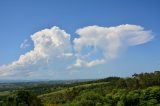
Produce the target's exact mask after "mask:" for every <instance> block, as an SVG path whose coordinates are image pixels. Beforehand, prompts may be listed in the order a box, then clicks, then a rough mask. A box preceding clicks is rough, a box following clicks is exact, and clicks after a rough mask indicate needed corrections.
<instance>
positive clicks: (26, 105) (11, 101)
mask: <svg viewBox="0 0 160 106" xmlns="http://www.w3.org/2000/svg"><path fill="white" fill-rule="evenodd" d="M1 105H2V106H42V103H41V100H40V99H38V98H37V97H36V96H35V95H34V94H32V93H31V92H28V91H18V92H17V93H16V94H15V95H12V96H9V97H7V99H6V100H4V102H2V103H1Z"/></svg>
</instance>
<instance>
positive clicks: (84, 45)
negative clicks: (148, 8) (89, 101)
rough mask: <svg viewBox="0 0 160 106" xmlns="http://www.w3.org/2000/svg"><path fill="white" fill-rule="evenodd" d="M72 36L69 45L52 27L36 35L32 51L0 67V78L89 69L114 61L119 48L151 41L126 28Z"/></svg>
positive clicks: (91, 29) (133, 28) (88, 29)
mask: <svg viewBox="0 0 160 106" xmlns="http://www.w3.org/2000/svg"><path fill="white" fill-rule="evenodd" d="M76 33H77V34H79V35H80V37H79V38H75V39H74V40H73V45H72V44H71V41H70V34H68V33H66V32H65V31H64V30H61V29H60V28H58V27H56V26H54V27H52V28H51V29H44V30H41V31H39V32H36V33H35V34H33V35H32V36H31V39H32V41H33V43H34V48H33V50H31V51H29V52H27V53H26V54H24V55H21V56H20V57H19V59H18V60H17V61H14V62H12V63H11V64H8V65H2V66H0V76H8V75H15V74H16V75H18V73H19V75H22V76H37V77H38V76H44V74H45V73H46V75H47V76H48V75H50V76H51V75H52V74H53V73H55V72H57V71H58V72H60V71H61V70H66V69H67V70H71V71H72V70H76V69H78V70H81V68H91V67H93V66H95V65H98V64H104V63H106V62H108V60H110V59H115V58H116V57H118V55H119V53H120V52H121V50H122V49H123V48H127V47H129V46H135V45H140V44H143V43H146V42H148V41H150V40H152V39H153V35H152V32H151V31H147V30H144V28H143V27H141V26H137V25H129V24H126V25H119V26H115V27H100V26H96V25H95V26H87V27H84V28H80V29H78V30H77V31H76ZM26 42H27V40H25V41H24V43H22V44H21V47H22V48H24V47H26V44H27V43H26ZM72 49H73V50H72ZM45 70H47V71H46V72H45ZM41 73H42V74H41ZM51 73H52V74H51ZM32 74H34V75H32Z"/></svg>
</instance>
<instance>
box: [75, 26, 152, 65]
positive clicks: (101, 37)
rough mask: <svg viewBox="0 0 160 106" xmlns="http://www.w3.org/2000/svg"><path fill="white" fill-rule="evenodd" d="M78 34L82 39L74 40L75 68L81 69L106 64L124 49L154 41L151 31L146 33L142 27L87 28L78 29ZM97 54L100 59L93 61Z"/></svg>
mask: <svg viewBox="0 0 160 106" xmlns="http://www.w3.org/2000/svg"><path fill="white" fill-rule="evenodd" d="M76 33H77V34H79V35H80V37H79V38H76V39H74V48H75V50H76V51H77V54H78V59H77V62H76V63H75V64H74V65H73V67H80V66H82V64H83V66H87V67H91V66H94V65H96V64H102V63H105V62H106V61H108V60H109V59H114V58H116V57H117V56H118V54H119V53H120V52H121V50H122V49H124V48H127V47H129V46H135V45H140V44H143V43H146V42H148V41H150V40H152V39H153V35H152V32H151V31H145V30H144V28H143V27H141V26H137V25H129V24H126V25H119V26H116V27H100V26H96V25H95V26H87V27H84V28H80V29H78V30H77V31H76ZM86 50H88V52H86ZM99 51H100V52H99ZM95 54H98V55H99V57H98V58H96V59H93V55H95ZM84 56H85V58H83V57H84Z"/></svg>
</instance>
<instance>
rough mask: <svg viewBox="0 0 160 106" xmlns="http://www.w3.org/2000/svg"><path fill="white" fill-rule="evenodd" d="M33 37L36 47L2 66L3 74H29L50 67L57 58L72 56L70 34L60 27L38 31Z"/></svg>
mask: <svg viewBox="0 0 160 106" xmlns="http://www.w3.org/2000/svg"><path fill="white" fill-rule="evenodd" d="M31 38H32V41H33V43H34V49H33V50H31V51H30V52H28V53H26V54H24V55H21V56H20V57H19V59H18V60H17V61H14V62H12V63H11V64H9V65H3V66H1V67H0V75H1V76H2V75H9V74H13V73H15V72H20V71H23V72H24V73H26V74H27V73H30V72H32V71H38V70H43V68H44V67H46V66H48V67H50V64H51V63H54V61H57V59H60V58H63V59H65V58H67V57H70V56H72V52H71V51H72V50H71V44H70V35H69V34H67V33H66V32H65V31H64V30H61V29H60V28H58V27H52V28H51V29H44V30H42V31H39V32H36V33H35V34H33V35H32V36H31ZM53 70H54V69H53Z"/></svg>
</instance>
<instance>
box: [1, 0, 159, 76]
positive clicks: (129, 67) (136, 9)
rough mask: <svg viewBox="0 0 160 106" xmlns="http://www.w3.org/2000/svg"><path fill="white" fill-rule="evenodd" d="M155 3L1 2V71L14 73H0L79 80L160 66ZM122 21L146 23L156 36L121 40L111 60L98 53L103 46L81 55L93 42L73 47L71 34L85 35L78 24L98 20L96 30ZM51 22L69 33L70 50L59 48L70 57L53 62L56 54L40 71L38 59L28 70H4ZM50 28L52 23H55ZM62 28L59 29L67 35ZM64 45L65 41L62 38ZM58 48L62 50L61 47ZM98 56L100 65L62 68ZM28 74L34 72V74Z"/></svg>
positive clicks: (151, 0)
mask: <svg viewBox="0 0 160 106" xmlns="http://www.w3.org/2000/svg"><path fill="white" fill-rule="evenodd" d="M159 5H160V1H159V0H140V1H136V0H121V1H116V0H76V1H75V0H41V1H39V0H34V1H33V0H26V1H25V0H14V1H10V0H3V1H0V67H1V68H0V69H1V70H0V73H1V74H3V73H5V71H7V73H13V74H11V75H10V74H9V75H8V74H5V75H2V77H1V78H2V79H16V78H17V79H23V78H24V79H27V78H28V79H34V78H36V79H47V78H48V79H76V78H78V79H83V78H102V77H107V76H122V77H126V76H130V75H132V74H134V73H140V72H150V71H154V70H159V69H160V61H159V60H160V55H159V54H160V46H159V45H160V35H159V34H160V30H159V28H160V21H159V19H160V12H159V10H160V6H159ZM125 24H129V25H137V26H141V27H143V28H144V31H151V32H152V34H150V36H154V38H153V39H152V40H148V41H146V42H145V43H142V42H141V44H140V45H135V46H128V45H127V47H126V45H125V46H124V48H119V49H123V50H118V51H120V52H118V54H115V55H116V57H115V58H113V59H112V58H111V59H109V60H108V57H105V56H106V55H102V52H103V51H105V49H102V51H101V49H96V50H95V52H94V53H93V54H92V55H91V56H90V57H88V58H87V60H86V58H85V56H84V55H82V54H83V53H85V52H89V51H91V50H92V49H93V48H94V47H93V46H95V45H92V46H91V47H89V46H90V45H89V46H88V45H87V47H86V49H84V50H82V51H81V53H77V51H78V50H76V49H73V48H76V47H74V46H75V44H74V40H75V38H82V36H83V35H86V33H88V32H85V31H83V30H82V31H79V33H76V31H77V30H78V29H80V28H81V29H83V28H84V30H85V28H88V26H93V25H96V26H97V27H96V29H99V30H101V28H102V27H103V28H104V27H107V28H108V27H114V28H116V29H118V27H117V26H119V25H125ZM53 26H57V27H59V28H60V29H58V30H60V31H61V30H64V31H65V33H67V34H70V38H71V40H70V42H71V45H70V46H71V48H72V50H65V51H63V53H68V52H69V53H72V55H74V56H73V57H71V58H70V59H66V60H64V61H63V60H61V59H59V61H56V63H55V60H54V59H53V60H52V59H51V60H50V61H51V65H50V66H48V65H46V66H45V68H44V67H42V68H41V67H40V68H41V70H39V69H37V67H39V64H36V65H35V66H34V65H32V66H27V69H26V68H22V69H21V68H20V69H19V68H18V69H17V68H15V69H13V70H12V71H8V70H10V69H9V68H8V67H9V66H10V64H12V63H13V62H15V61H17V60H19V58H20V56H21V55H23V54H26V53H28V52H30V51H31V50H33V48H34V44H33V40H32V39H31V35H33V34H34V33H36V32H38V31H41V30H43V29H51V28H52V27H53ZM137 26H136V27H137ZM122 27H123V26H122ZM103 28H102V29H103ZM52 30H53V31H54V30H56V28H53V29H52ZM92 30H94V28H93V27H91V28H90V31H91V32H92ZM65 33H63V34H64V35H66V34H65ZM89 33H90V32H89ZM93 34H94V33H93ZM145 34H148V33H147V32H145ZM37 36H40V35H37ZM99 36H100V35H96V37H99ZM148 36H149V35H148ZM85 38H86V37H84V39H85ZM24 40H26V42H25V44H24V45H25V46H24V47H21V45H22V44H23V43H24ZM88 42H89V41H88ZM100 42H101V41H100ZM105 42H107V41H104V43H105ZM113 42H114V41H113ZM52 43H53V42H52ZM90 43H91V42H90ZM67 44H68V43H67ZM64 45H66V43H65V44H64ZM81 45H83V44H81ZM85 46H86V45H85ZM67 47H68V46H67ZM77 47H78V46H77ZM46 48H47V47H46ZM83 48H84V47H83ZM100 48H101V46H100ZM61 49H63V50H64V48H61ZM47 50H48V49H47ZM49 50H50V49H49ZM58 50H59V48H58ZM54 51H57V49H53V51H52V52H54ZM52 52H51V53H52ZM75 52H76V53H75ZM82 52H83V53H82ZM60 53H61V52H60ZM105 53H108V50H107V51H105ZM49 55H50V54H49ZM51 55H52V54H51ZM55 55H56V54H55ZM77 55H78V56H77ZM56 56H57V55H56ZM107 56H108V55H107ZM101 57H102V58H105V59H104V60H105V62H102V61H101V63H102V64H97V65H96V66H94V67H79V68H78V69H74V70H75V71H74V70H71V69H70V68H69V69H67V70H66V68H65V67H69V66H70V65H71V64H74V63H75V62H76V61H77V60H78V59H79V60H80V61H83V62H82V63H87V62H88V61H91V60H94V58H96V59H97V58H98V59H99V60H101ZM37 58H38V57H37ZM96 59H95V60H96ZM47 61H48V60H47ZM106 61H107V62H106ZM88 63H89V62H88ZM55 64H56V65H55ZM4 65H5V66H4ZM52 66H53V67H52ZM54 66H57V67H54ZM28 67H29V68H28ZM42 69H44V70H42ZM17 70H18V71H17ZM19 70H20V71H19ZM26 70H27V71H26ZM37 70H39V71H37ZM13 71H15V72H13ZM26 73H30V74H26ZM32 73H33V74H36V75H37V76H36V77H35V76H32V75H31V74H32ZM51 73H52V74H51ZM24 74H25V75H24Z"/></svg>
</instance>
